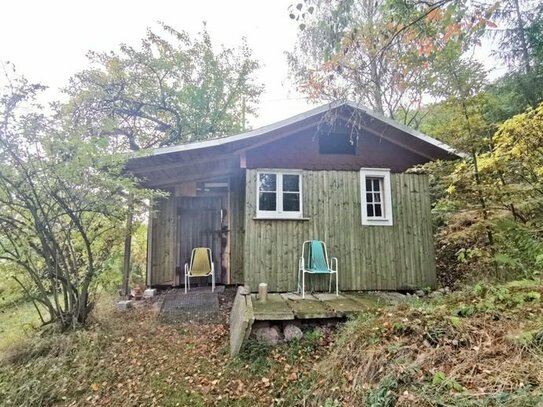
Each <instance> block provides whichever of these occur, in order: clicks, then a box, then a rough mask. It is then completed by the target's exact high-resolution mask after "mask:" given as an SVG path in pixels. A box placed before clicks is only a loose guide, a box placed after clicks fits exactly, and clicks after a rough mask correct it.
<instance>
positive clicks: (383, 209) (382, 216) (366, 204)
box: [360, 168, 392, 226]
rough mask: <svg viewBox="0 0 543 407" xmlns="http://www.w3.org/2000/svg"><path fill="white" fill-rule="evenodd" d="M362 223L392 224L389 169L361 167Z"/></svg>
mask: <svg viewBox="0 0 543 407" xmlns="http://www.w3.org/2000/svg"><path fill="white" fill-rule="evenodd" d="M360 191H361V195H362V199H361V201H362V224H363V225H378V226H392V191H391V189H390V170H389V169H385V168H361V169H360Z"/></svg>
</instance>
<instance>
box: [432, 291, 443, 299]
mask: <svg viewBox="0 0 543 407" xmlns="http://www.w3.org/2000/svg"><path fill="white" fill-rule="evenodd" d="M442 296H443V293H442V292H441V291H433V292H431V293H430V294H429V295H428V297H430V298H438V297H442Z"/></svg>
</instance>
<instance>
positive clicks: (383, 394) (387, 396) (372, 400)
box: [366, 377, 398, 407]
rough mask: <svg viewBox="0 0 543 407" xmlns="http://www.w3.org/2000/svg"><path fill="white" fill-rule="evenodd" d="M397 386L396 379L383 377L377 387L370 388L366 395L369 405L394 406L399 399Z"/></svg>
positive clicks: (377, 406) (369, 406)
mask: <svg viewBox="0 0 543 407" xmlns="http://www.w3.org/2000/svg"><path fill="white" fill-rule="evenodd" d="M397 388H398V382H397V381H396V380H395V379H393V378H390V377H384V378H382V379H381V381H380V382H379V384H378V386H377V388H375V389H373V390H370V391H369V392H368V395H367V396H366V403H367V405H368V407H393V406H394V405H395V404H396V400H397V399H398V396H397V395H396V393H395V391H396V389H397Z"/></svg>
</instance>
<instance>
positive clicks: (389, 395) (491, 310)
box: [312, 280, 543, 407]
mask: <svg viewBox="0 0 543 407" xmlns="http://www.w3.org/2000/svg"><path fill="white" fill-rule="evenodd" d="M542 294H543V286H541V285H540V284H538V282H536V281H531V280H525V281H521V282H514V283H509V284H502V285H491V284H478V285H476V286H474V287H472V288H469V289H465V290H463V291H460V292H456V293H453V294H451V295H449V296H446V297H444V298H440V299H434V300H430V301H428V300H419V301H413V302H410V303H407V304H401V305H397V306H394V307H389V308H385V309H383V310H381V311H377V312H375V313H373V314H370V313H368V314H365V315H363V316H361V317H360V318H358V319H357V320H355V321H353V322H351V323H350V324H348V325H347V327H346V328H345V329H344V331H343V332H342V334H341V336H340V338H338V340H337V343H336V345H335V347H334V348H335V349H337V350H336V351H334V352H332V354H331V355H330V356H329V357H328V358H326V359H325V361H324V362H323V363H322V364H321V365H320V366H319V377H318V380H317V382H316V385H315V387H314V388H313V390H314V392H315V393H316V394H317V398H316V400H315V401H314V403H313V404H312V405H323V404H325V403H326V402H327V401H328V402H332V401H333V400H337V402H338V403H340V405H345V406H351V405H353V406H354V405H360V406H375V407H377V406H379V407H381V406H536V405H538V403H543V369H542V366H543V311H542V307H541V295H542Z"/></svg>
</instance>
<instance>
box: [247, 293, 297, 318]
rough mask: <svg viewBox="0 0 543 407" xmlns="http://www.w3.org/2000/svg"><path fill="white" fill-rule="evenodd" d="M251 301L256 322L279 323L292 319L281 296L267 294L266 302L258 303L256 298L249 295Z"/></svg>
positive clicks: (292, 315) (290, 312)
mask: <svg viewBox="0 0 543 407" xmlns="http://www.w3.org/2000/svg"><path fill="white" fill-rule="evenodd" d="M251 299H252V300H253V313H254V316H255V320H257V321H281V320H290V319H294V313H293V312H292V310H291V309H290V307H289V306H288V305H287V302H286V301H285V300H284V299H283V297H281V294H268V300H267V301H266V302H260V301H258V300H257V299H256V296H255V295H254V294H253V295H251Z"/></svg>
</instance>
